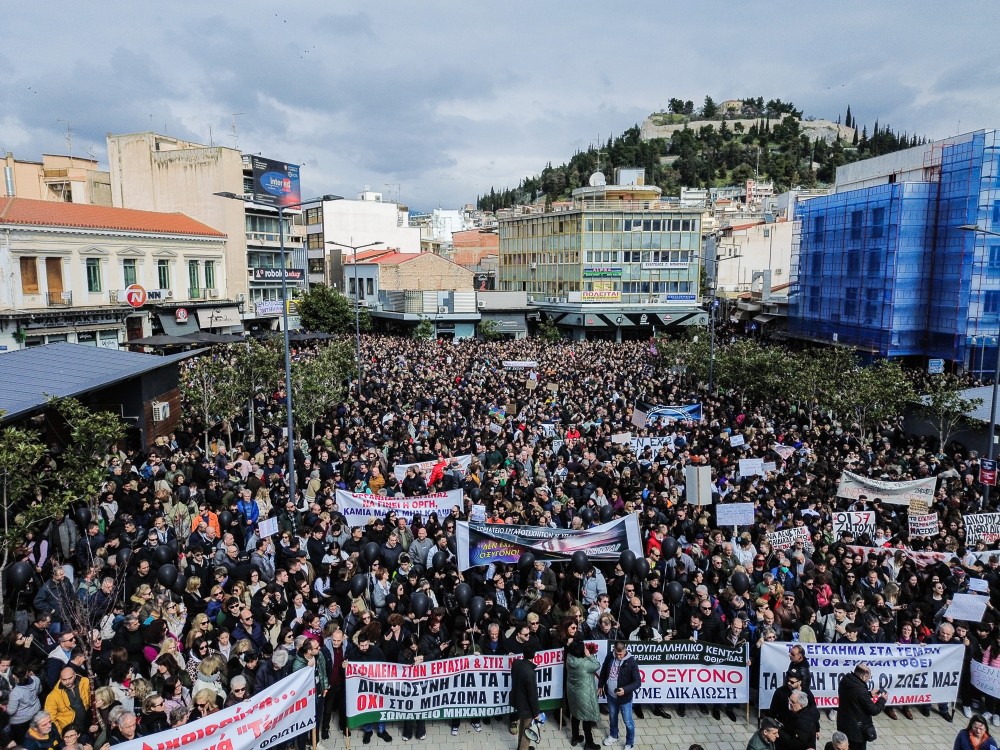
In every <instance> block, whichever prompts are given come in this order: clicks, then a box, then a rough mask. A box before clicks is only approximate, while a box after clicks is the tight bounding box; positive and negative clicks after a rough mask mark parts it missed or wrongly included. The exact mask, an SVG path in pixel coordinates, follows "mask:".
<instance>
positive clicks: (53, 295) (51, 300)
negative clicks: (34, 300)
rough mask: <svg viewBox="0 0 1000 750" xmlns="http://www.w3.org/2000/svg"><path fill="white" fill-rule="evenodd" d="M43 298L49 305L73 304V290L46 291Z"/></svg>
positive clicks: (62, 305)
mask: <svg viewBox="0 0 1000 750" xmlns="http://www.w3.org/2000/svg"><path fill="white" fill-rule="evenodd" d="M45 299H46V302H47V304H48V306H49V307H69V306H70V305H72V304H73V292H46V293H45Z"/></svg>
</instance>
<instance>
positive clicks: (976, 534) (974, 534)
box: [965, 513, 1000, 547]
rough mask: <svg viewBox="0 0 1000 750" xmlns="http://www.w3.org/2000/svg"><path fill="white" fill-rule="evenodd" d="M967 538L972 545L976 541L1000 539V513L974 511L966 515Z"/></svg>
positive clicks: (991, 541) (988, 541) (990, 541)
mask: <svg viewBox="0 0 1000 750" xmlns="http://www.w3.org/2000/svg"><path fill="white" fill-rule="evenodd" d="M965 538H966V540H967V542H968V544H969V546H970V547H971V546H972V545H973V544H975V543H976V542H980V541H982V542H986V543H987V544H993V542H995V541H997V539H1000V513H973V514H972V515H968V516H965Z"/></svg>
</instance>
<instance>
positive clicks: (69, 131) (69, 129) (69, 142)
mask: <svg viewBox="0 0 1000 750" xmlns="http://www.w3.org/2000/svg"><path fill="white" fill-rule="evenodd" d="M56 122H61V123H63V124H65V125H66V135H65V136H63V137H64V138H65V139H66V147H67V148H68V149H69V158H70V159H72V158H73V124H72V123H71V122H70V121H69V120H63V119H62V118H58V119H56Z"/></svg>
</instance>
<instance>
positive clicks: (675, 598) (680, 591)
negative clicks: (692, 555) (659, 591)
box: [667, 581, 684, 604]
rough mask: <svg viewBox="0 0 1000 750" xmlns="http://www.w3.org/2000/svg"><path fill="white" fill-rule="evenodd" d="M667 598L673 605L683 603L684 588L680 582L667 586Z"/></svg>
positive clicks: (672, 582) (673, 582)
mask: <svg viewBox="0 0 1000 750" xmlns="http://www.w3.org/2000/svg"><path fill="white" fill-rule="evenodd" d="M667 598H668V599H669V600H670V601H671V603H673V604H680V603H681V599H683V598H684V586H682V585H681V582H680V581H671V582H670V583H669V584H667Z"/></svg>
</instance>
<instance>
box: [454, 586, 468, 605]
mask: <svg viewBox="0 0 1000 750" xmlns="http://www.w3.org/2000/svg"><path fill="white" fill-rule="evenodd" d="M455 601H457V602H458V606H459V607H462V608H463V609H464V608H465V607H468V606H469V602H471V601H472V586H470V585H469V584H467V583H460V584H458V585H457V586H456V587H455Z"/></svg>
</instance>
